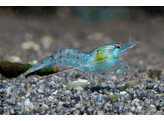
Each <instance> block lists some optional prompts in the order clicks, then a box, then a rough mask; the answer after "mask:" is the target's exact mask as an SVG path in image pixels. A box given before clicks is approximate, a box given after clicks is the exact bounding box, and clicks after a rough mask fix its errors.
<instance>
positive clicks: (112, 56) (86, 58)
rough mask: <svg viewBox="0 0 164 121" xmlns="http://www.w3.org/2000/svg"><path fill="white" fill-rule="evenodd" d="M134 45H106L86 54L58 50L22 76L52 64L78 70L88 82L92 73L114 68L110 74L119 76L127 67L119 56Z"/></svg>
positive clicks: (132, 43)
mask: <svg viewBox="0 0 164 121" xmlns="http://www.w3.org/2000/svg"><path fill="white" fill-rule="evenodd" d="M136 44H137V42H129V43H127V44H125V45H123V46H121V44H108V45H104V46H100V47H97V48H95V49H93V50H92V51H90V52H88V53H85V52H81V51H79V50H77V49H71V48H66V49H63V50H58V51H57V52H55V53H54V54H52V55H51V56H49V57H47V58H45V59H43V60H41V61H40V62H38V63H37V64H36V65H34V66H33V67H32V68H30V69H29V70H27V71H26V72H25V73H24V75H25V76H26V75H28V74H30V73H32V72H34V71H37V70H39V69H41V68H43V67H45V66H49V65H52V64H59V65H65V66H68V67H72V68H75V69H78V70H80V71H82V72H84V73H87V74H89V75H90V80H93V78H92V76H93V73H99V72H101V73H103V72H106V71H107V70H109V69H111V68H113V67H115V66H118V68H117V69H116V70H114V71H112V73H113V74H121V73H122V72H123V71H124V69H125V67H126V66H127V67H128V64H127V63H125V62H122V61H120V60H119V56H121V55H123V54H126V53H127V52H128V50H129V49H130V48H133V47H134V46H135V45H136Z"/></svg>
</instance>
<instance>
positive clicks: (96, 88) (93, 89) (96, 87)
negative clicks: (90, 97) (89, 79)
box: [90, 85, 101, 92]
mask: <svg viewBox="0 0 164 121" xmlns="http://www.w3.org/2000/svg"><path fill="white" fill-rule="evenodd" d="M100 89H101V87H100V85H95V86H93V87H90V90H91V91H92V92H94V91H97V92H99V90H100Z"/></svg>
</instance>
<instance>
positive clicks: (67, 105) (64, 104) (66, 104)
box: [62, 103, 70, 108]
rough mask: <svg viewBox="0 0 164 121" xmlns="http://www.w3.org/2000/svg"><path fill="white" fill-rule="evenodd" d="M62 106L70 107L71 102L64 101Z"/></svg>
mask: <svg viewBox="0 0 164 121" xmlns="http://www.w3.org/2000/svg"><path fill="white" fill-rule="evenodd" d="M62 106H63V107H66V108H69V106H70V104H69V103H63V104H62Z"/></svg>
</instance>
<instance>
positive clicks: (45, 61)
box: [24, 56, 55, 76]
mask: <svg viewBox="0 0 164 121" xmlns="http://www.w3.org/2000/svg"><path fill="white" fill-rule="evenodd" d="M53 63H55V62H54V58H53V56H50V57H47V58H45V59H43V60H41V61H40V62H38V63H37V64H36V65H34V66H33V67H31V68H30V69H29V70H27V71H26V72H25V73H24V76H26V75H28V74H30V73H32V72H35V71H37V70H39V69H41V68H43V67H46V66H50V65H52V64H53Z"/></svg>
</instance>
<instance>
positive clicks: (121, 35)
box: [0, 6, 164, 69]
mask: <svg viewBox="0 0 164 121" xmlns="http://www.w3.org/2000/svg"><path fill="white" fill-rule="evenodd" d="M129 41H138V42H139V44H138V45H137V46H136V47H134V48H133V49H131V50H130V51H129V54H127V55H125V56H123V57H122V58H123V60H125V61H127V62H128V63H130V64H131V65H134V67H135V66H138V65H139V66H142V67H147V68H152V67H155V68H162V69H163V68H164V64H163V61H164V7H87V6H86V7H0V60H8V61H11V62H22V63H28V62H30V61H32V60H40V59H42V58H45V57H46V56H49V55H51V54H52V53H53V52H55V51H56V50H59V49H63V48H76V49H79V50H81V51H84V52H89V51H91V50H92V49H94V48H95V47H98V46H101V45H105V44H114V43H121V44H126V43H127V42H129ZM122 58H121V59H122Z"/></svg>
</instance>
